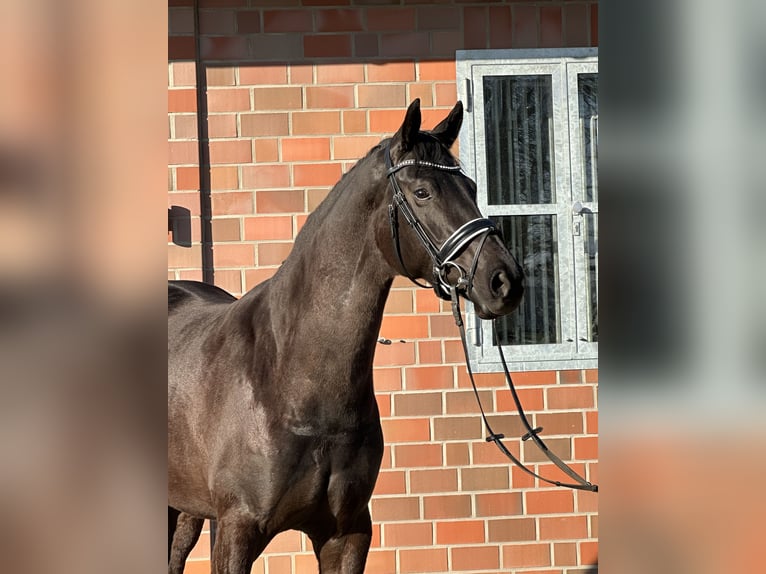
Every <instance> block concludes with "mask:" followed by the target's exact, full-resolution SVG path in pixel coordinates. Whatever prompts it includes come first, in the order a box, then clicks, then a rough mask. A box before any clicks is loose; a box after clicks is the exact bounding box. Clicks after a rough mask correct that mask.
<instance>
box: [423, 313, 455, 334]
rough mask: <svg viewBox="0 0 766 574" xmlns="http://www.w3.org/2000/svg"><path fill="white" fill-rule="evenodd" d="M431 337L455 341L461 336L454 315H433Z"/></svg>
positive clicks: (431, 318)
mask: <svg viewBox="0 0 766 574" xmlns="http://www.w3.org/2000/svg"><path fill="white" fill-rule="evenodd" d="M429 319H430V324H431V336H432V337H436V338H438V339H454V338H456V337H459V336H460V331H458V328H457V325H456V324H455V319H454V318H453V317H452V315H431V317H430V318H429Z"/></svg>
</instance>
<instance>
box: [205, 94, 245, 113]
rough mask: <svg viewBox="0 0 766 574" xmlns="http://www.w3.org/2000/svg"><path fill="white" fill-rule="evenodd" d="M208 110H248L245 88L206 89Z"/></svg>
mask: <svg viewBox="0 0 766 574" xmlns="http://www.w3.org/2000/svg"><path fill="white" fill-rule="evenodd" d="M207 106H208V111H209V112H242V111H248V110H250V90H249V89H247V88H215V89H212V88H211V89H208V91H207Z"/></svg>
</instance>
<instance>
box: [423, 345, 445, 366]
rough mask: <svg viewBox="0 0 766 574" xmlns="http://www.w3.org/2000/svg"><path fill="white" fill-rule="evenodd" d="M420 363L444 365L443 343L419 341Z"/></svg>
mask: <svg viewBox="0 0 766 574" xmlns="http://www.w3.org/2000/svg"><path fill="white" fill-rule="evenodd" d="M418 363H419V364H421V365H428V364H438V365H441V364H442V363H443V359H442V345H441V341H418Z"/></svg>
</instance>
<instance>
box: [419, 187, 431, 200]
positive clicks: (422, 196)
mask: <svg viewBox="0 0 766 574" xmlns="http://www.w3.org/2000/svg"><path fill="white" fill-rule="evenodd" d="M415 197H416V198H418V199H428V198H429V197H431V194H430V193H428V190H427V189H423V188H422V187H419V188H418V189H416V190H415Z"/></svg>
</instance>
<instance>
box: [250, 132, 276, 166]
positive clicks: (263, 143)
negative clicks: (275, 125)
mask: <svg viewBox="0 0 766 574" xmlns="http://www.w3.org/2000/svg"><path fill="white" fill-rule="evenodd" d="M253 147H254V148H255V161H257V162H258V163H274V162H277V161H279V140H278V139H276V138H267V139H263V138H259V139H257V140H255V142H253Z"/></svg>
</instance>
